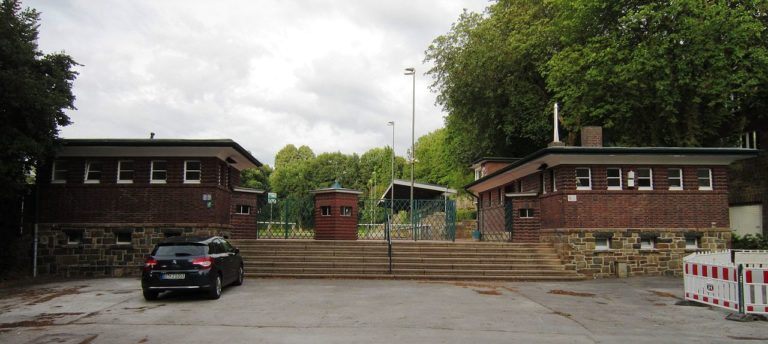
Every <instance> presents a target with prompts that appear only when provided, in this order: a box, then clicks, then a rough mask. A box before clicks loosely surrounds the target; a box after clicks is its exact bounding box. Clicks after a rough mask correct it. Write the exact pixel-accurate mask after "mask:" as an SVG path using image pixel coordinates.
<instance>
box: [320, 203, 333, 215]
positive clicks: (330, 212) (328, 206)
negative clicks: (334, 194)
mask: <svg viewBox="0 0 768 344" xmlns="http://www.w3.org/2000/svg"><path fill="white" fill-rule="evenodd" d="M332 208H333V207H331V206H330V205H324V206H321V207H320V216H331V214H332V212H333V210H331V209H332ZM326 210H327V211H326Z"/></svg>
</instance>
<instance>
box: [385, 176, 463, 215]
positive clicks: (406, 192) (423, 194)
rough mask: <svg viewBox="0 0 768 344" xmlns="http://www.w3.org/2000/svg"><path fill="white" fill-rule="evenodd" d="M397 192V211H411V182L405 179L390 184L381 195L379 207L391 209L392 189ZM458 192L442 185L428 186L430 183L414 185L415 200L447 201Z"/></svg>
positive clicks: (415, 183) (416, 183)
mask: <svg viewBox="0 0 768 344" xmlns="http://www.w3.org/2000/svg"><path fill="white" fill-rule="evenodd" d="M393 187H394V190H395V195H394V196H395V206H394V208H395V211H400V210H408V209H410V199H411V181H410V180H403V179H395V180H394V182H393V183H390V184H389V187H387V189H386V190H384V193H383V194H382V195H381V199H380V201H379V206H382V207H386V208H389V207H391V205H390V201H391V200H392V189H393ZM455 194H456V190H454V189H449V188H447V187H445V186H442V185H435V184H428V183H420V182H414V183H413V199H414V200H436V199H446V198H447V197H448V196H449V195H455Z"/></svg>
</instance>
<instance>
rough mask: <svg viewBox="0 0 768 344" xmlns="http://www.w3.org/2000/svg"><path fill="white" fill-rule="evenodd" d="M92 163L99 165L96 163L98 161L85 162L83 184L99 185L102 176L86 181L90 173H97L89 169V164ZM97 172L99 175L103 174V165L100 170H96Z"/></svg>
mask: <svg viewBox="0 0 768 344" xmlns="http://www.w3.org/2000/svg"><path fill="white" fill-rule="evenodd" d="M93 163H99V164H100V162H98V161H86V162H85V176H83V183H84V184H99V183H101V177H102V176H99V179H88V175H89V174H90V173H91V172H97V171H96V170H92V169H91V164H93ZM98 172H99V174H103V173H104V166H103V165H102V166H101V170H98Z"/></svg>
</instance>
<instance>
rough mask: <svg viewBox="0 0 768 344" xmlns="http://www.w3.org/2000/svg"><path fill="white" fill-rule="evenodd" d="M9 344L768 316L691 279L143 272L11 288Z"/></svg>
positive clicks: (490, 329)
mask: <svg viewBox="0 0 768 344" xmlns="http://www.w3.org/2000/svg"><path fill="white" fill-rule="evenodd" d="M0 291H2V296H0V343H75V344H88V343H181V342H183V343H222V342H223V343H366V344H368V343H515V342H516V343H619V342H621V343H680V342H686V343H718V342H766V341H768V322H766V321H756V322H749V323H739V322H734V321H728V320H724V317H725V316H726V315H727V314H728V312H726V311H721V310H718V309H713V308H708V307H691V306H678V305H675V303H676V302H677V301H679V295H681V294H682V280H681V279H680V278H667V277H653V278H629V279H608V280H593V281H583V282H548V283H542V282H526V283H490V282H424V281H376V280H374V281H367V280H292V279H250V280H246V283H245V284H244V285H243V286H240V287H229V288H227V289H225V290H224V294H223V295H222V297H221V299H219V300H215V301H214V300H206V299H203V298H201V297H198V296H197V295H194V294H166V295H163V296H162V297H161V299H160V300H158V301H153V302H147V301H144V299H143V298H142V295H141V290H140V288H139V281H138V279H129V278H123V279H116V278H113V279H94V280H72V281H66V282H58V283H49V284H42V285H35V286H31V287H24V288H4V289H1V290H0Z"/></svg>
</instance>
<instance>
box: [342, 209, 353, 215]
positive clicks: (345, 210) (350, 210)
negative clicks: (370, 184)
mask: <svg viewBox="0 0 768 344" xmlns="http://www.w3.org/2000/svg"><path fill="white" fill-rule="evenodd" d="M341 216H352V207H341Z"/></svg>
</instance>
